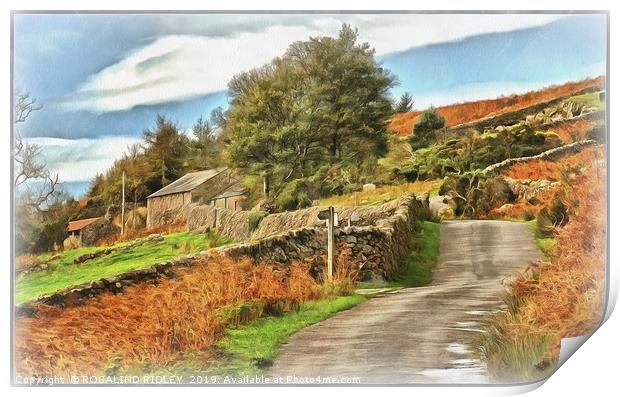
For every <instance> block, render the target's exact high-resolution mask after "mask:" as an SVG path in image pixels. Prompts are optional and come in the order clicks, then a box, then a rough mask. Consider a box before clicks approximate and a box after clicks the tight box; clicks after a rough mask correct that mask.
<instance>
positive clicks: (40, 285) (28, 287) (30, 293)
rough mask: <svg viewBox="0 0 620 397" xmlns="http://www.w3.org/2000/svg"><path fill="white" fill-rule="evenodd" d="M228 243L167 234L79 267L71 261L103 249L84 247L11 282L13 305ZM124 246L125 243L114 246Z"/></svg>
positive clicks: (217, 238) (217, 237)
mask: <svg viewBox="0 0 620 397" xmlns="http://www.w3.org/2000/svg"><path fill="white" fill-rule="evenodd" d="M231 242H232V240H231V239H229V238H227V237H223V236H220V235H217V234H216V233H214V232H210V234H209V235H205V234H195V233H191V232H179V233H171V234H168V235H166V236H165V239H164V241H161V242H157V243H154V244H151V243H147V244H145V245H142V246H139V247H135V248H132V249H130V250H127V251H121V252H115V253H112V254H109V255H106V256H102V257H99V258H95V259H91V260H89V261H86V262H84V263H82V264H79V265H76V264H74V263H73V260H74V259H75V258H77V257H78V256H80V255H83V254H86V253H90V252H94V251H98V250H101V249H103V248H102V247H84V248H78V249H74V250H67V251H64V252H63V253H61V257H60V258H59V259H55V260H52V261H48V262H47V263H48V265H49V268H48V270H45V271H39V272H34V273H28V274H26V275H24V276H22V277H19V278H18V279H17V280H16V282H15V300H16V302H17V303H22V302H26V301H29V300H32V299H35V298H36V297H38V296H40V295H44V294H49V293H52V292H54V291H58V290H60V289H63V288H67V287H70V286H73V285H78V284H82V283H85V282H88V281H93V280H98V279H100V278H103V277H110V276H114V275H116V274H119V273H123V272H126V271H130V270H136V269H140V268H144V267H148V266H150V265H153V264H155V263H159V262H163V261H167V260H170V259H174V258H176V257H179V256H182V255H186V254H190V253H195V252H199V251H204V250H207V249H209V248H211V247H212V246H213V245H215V246H220V245H224V244H228V243H231ZM124 244H127V243H121V244H117V245H115V246H122V245H124ZM50 257H51V255H50V254H45V255H42V256H41V259H42V260H43V261H47V260H48V259H49V258H50Z"/></svg>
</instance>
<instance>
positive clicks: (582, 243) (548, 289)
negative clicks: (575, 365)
mask: <svg viewBox="0 0 620 397" xmlns="http://www.w3.org/2000/svg"><path fill="white" fill-rule="evenodd" d="M563 189H565V190H564V193H565V194H563V197H564V199H563V200H564V205H566V207H567V208H568V214H569V221H568V223H567V224H566V225H565V226H563V227H558V228H557V229H558V230H557V232H558V233H557V236H556V243H555V248H554V249H553V250H552V252H551V257H550V258H549V259H548V260H547V261H541V262H539V263H536V264H534V265H532V267H531V269H530V271H529V272H527V273H525V274H523V275H522V276H521V277H520V278H518V279H517V280H516V281H515V282H514V283H513V284H512V294H511V296H510V297H509V298H508V300H507V302H508V309H507V311H505V312H500V313H498V314H496V315H495V316H494V317H493V318H492V320H491V321H490V323H489V325H490V328H489V332H488V333H487V334H486V335H484V336H482V337H481V338H482V342H481V343H480V346H479V348H480V351H481V353H482V354H483V355H484V356H485V357H486V360H487V363H488V368H489V371H490V373H491V374H492V375H494V376H495V377H497V378H501V379H504V380H510V379H513V380H515V379H518V380H519V381H523V379H524V376H526V377H530V378H539V377H540V376H541V375H542V374H543V373H542V372H541V371H540V370H541V369H544V368H545V367H548V366H549V364H550V363H552V362H554V361H555V360H557V357H558V354H559V346H560V339H561V338H565V337H572V336H578V335H584V334H587V333H589V332H592V331H593V330H594V329H595V328H596V327H597V325H598V324H599V322H600V320H601V317H602V315H603V308H604V303H605V263H606V257H605V252H606V211H605V208H606V202H605V200H606V190H605V166H604V163H603V162H594V163H590V166H589V167H587V168H585V169H584V170H583V172H581V171H578V172H576V173H575V174H573V176H572V177H571V180H570V184H569V185H564V186H563ZM515 363H516V364H515Z"/></svg>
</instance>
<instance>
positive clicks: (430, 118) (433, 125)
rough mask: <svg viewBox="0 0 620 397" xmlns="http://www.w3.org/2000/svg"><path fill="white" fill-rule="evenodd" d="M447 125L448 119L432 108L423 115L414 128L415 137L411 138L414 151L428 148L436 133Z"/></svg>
mask: <svg viewBox="0 0 620 397" xmlns="http://www.w3.org/2000/svg"><path fill="white" fill-rule="evenodd" d="M445 125H446V119H444V118H443V116H441V115H440V114H439V113H437V111H436V110H435V108H434V107H432V106H431V107H430V108H429V109H427V110H425V111H424V113H422V116H420V120H419V121H418V122H417V123H416V124H415V126H414V127H413V136H412V137H411V138H410V142H411V146H412V147H413V148H414V149H418V148H421V147H426V146H428V145H429V143H430V142H431V141H432V139H433V138H434V136H435V132H436V131H437V130H439V129H441V128H444V126H445Z"/></svg>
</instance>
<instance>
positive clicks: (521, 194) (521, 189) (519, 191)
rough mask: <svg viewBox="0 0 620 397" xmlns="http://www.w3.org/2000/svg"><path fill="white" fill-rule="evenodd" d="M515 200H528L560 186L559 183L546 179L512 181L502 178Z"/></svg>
mask: <svg viewBox="0 0 620 397" xmlns="http://www.w3.org/2000/svg"><path fill="white" fill-rule="evenodd" d="M504 180H505V181H506V183H507V184H508V186H509V187H510V190H511V191H512V192H513V193H514V195H515V196H516V198H517V200H526V201H527V200H530V199H531V198H533V197H536V196H538V195H540V194H541V193H542V192H544V191H546V190H549V189H552V188H554V187H557V186H560V182H557V181H555V182H553V181H549V180H546V179H534V180H531V179H519V180H517V179H512V178H506V177H505V178H504Z"/></svg>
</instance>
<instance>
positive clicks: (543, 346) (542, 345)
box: [470, 329, 557, 383]
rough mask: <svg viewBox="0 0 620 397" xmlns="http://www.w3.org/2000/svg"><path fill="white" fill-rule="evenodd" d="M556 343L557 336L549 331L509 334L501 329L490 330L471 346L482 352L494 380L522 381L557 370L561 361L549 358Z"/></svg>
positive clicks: (490, 376) (535, 378)
mask: <svg viewBox="0 0 620 397" xmlns="http://www.w3.org/2000/svg"><path fill="white" fill-rule="evenodd" d="M553 342H554V340H553V338H552V337H551V336H549V335H545V334H537V333H530V334H525V335H519V336H517V337H507V336H505V335H503V334H501V333H499V332H498V331H497V329H490V330H489V332H487V333H484V334H481V335H480V336H478V337H476V338H474V339H473V340H472V341H471V343H470V345H471V347H472V350H474V351H476V352H479V353H480V354H481V356H482V358H483V359H484V361H485V363H486V366H487V375H488V376H489V378H491V380H493V381H496V382H505V383H512V382H516V383H521V382H524V381H535V380H540V379H542V378H545V377H547V376H550V375H551V374H552V373H553V371H554V370H555V368H556V364H557V361H556V360H549V359H547V358H545V353H546V352H547V351H548V350H549V347H550V346H551V345H552V344H553Z"/></svg>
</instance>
